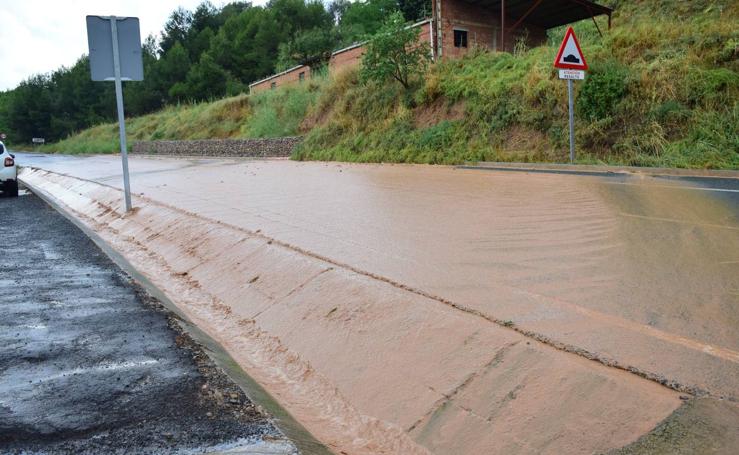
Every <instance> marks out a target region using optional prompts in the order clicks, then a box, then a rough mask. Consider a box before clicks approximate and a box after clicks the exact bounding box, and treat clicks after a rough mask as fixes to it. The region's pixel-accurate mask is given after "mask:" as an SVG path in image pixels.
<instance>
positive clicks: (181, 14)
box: [159, 7, 192, 53]
mask: <svg viewBox="0 0 739 455" xmlns="http://www.w3.org/2000/svg"><path fill="white" fill-rule="evenodd" d="M191 25H192V13H191V12H190V11H188V10H186V9H185V8H182V7H179V8H177V9H176V10H174V11H173V12H172V14H170V15H169V19H168V20H167V23H166V24H164V31H162V39H161V41H160V42H159V46H160V47H161V49H162V53H166V52H168V51H169V50H170V49H171V48H172V47H174V45H175V43H178V42H179V43H180V44H182V43H184V42H185V41H186V40H187V34H188V32H189V30H190V26H191Z"/></svg>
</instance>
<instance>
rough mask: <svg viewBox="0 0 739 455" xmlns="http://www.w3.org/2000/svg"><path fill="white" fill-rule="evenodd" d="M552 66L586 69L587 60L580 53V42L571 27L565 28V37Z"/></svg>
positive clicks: (567, 68)
mask: <svg viewBox="0 0 739 455" xmlns="http://www.w3.org/2000/svg"><path fill="white" fill-rule="evenodd" d="M554 67H555V68H559V69H563V70H587V69H588V62H586V61H585V56H584V55H582V49H580V43H579V42H578V41H577V37H576V36H575V31H574V30H573V29H572V27H570V28H568V29H567V33H565V39H564V41H562V46H560V48H559V52H558V53H557V58H556V59H555V60H554Z"/></svg>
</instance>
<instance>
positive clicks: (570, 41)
mask: <svg viewBox="0 0 739 455" xmlns="http://www.w3.org/2000/svg"><path fill="white" fill-rule="evenodd" d="M554 67H555V68H559V78H560V79H565V80H567V96H568V98H569V100H568V107H569V120H570V163H574V162H575V93H574V92H575V87H574V81H576V80H583V79H585V71H586V70H587V69H588V63H587V62H586V61H585V57H584V56H583V53H582V49H580V43H579V42H578V41H577V37H576V36H575V31H574V30H573V29H572V27H570V28H569V29H567V33H565V38H564V40H563V41H562V45H561V46H560V48H559V53H557V58H556V59H555V60H554Z"/></svg>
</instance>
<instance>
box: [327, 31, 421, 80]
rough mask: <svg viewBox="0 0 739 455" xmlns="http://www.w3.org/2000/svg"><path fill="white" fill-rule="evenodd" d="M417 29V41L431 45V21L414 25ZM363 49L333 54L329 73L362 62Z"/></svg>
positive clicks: (353, 47) (356, 47)
mask: <svg viewBox="0 0 739 455" xmlns="http://www.w3.org/2000/svg"><path fill="white" fill-rule="evenodd" d="M416 27H418V29H419V34H418V40H419V41H420V42H422V43H428V44H431V21H430V20H426V21H423V22H420V23H419V24H417V25H416ZM364 51H365V48H364V46H363V45H356V46H350V47H348V48H346V49H342V50H339V51H336V52H334V53H333V54H332V55H331V60H329V62H328V69H329V72H335V71H339V70H342V69H345V68H351V67H354V66H356V65H359V64H360V63H361V62H362V55H364Z"/></svg>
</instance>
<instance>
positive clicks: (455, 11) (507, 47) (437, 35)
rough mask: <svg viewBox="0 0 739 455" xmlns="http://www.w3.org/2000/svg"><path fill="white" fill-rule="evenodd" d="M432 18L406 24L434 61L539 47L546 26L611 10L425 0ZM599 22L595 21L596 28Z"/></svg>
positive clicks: (267, 81)
mask: <svg viewBox="0 0 739 455" xmlns="http://www.w3.org/2000/svg"><path fill="white" fill-rule="evenodd" d="M429 1H430V2H431V6H432V8H431V12H432V17H431V18H429V19H426V20H423V21H421V22H418V23H416V24H412V25H409V27H414V28H416V27H417V28H418V29H419V35H418V39H419V40H420V41H423V42H427V43H429V44H430V45H431V54H432V58H433V59H434V60H437V59H446V58H456V57H460V56H462V55H464V54H465V53H467V52H469V50H470V49H473V48H475V47H482V48H485V49H491V50H498V51H512V50H513V48H514V46H515V45H516V43H517V42H518V41H519V40H523V41H524V42H525V43H526V44H527V45H528V46H538V45H540V44H543V43H544V42H545V41H546V39H547V30H549V29H551V28H554V27H559V26H561V25H565V24H570V23H572V22H577V21H580V20H583V19H589V18H593V19H594V18H595V17H596V16H600V15H607V16H608V25H609V27H610V23H611V13H612V10H611V9H610V8H608V7H605V6H602V5H598V4H597V3H594V2H592V1H589V0H429ZM597 25H598V24H597V23H596V26H597ZM363 53H364V43H357V44H354V45H352V46H349V47H346V48H344V49H340V50H337V51H336V52H334V53H333V54H331V59H330V60H329V63H328V68H329V72H335V71H338V70H340V69H342V68H348V67H352V66H355V65H357V64H359V62H360V61H361V58H362V54H363ZM310 77H311V69H310V67H308V66H305V65H302V66H296V67H295V68H291V69H289V70H286V71H283V72H281V73H278V74H275V75H272V76H269V77H267V78H264V79H262V80H260V81H257V82H254V83H252V84H251V85H249V90H250V91H251V92H252V93H256V92H260V91H263V90H268V89H275V88H277V87H281V86H283V85H289V84H296V83H300V82H302V81H305V80H308V79H310Z"/></svg>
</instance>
